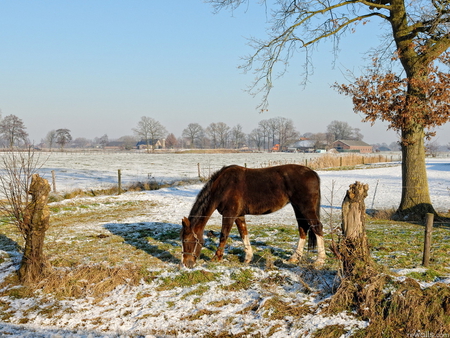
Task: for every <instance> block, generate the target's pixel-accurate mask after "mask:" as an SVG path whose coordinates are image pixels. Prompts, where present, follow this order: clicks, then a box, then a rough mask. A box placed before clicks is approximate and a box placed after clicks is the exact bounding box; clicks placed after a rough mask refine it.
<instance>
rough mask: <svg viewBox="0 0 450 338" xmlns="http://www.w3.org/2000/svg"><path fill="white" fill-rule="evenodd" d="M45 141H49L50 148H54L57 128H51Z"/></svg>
mask: <svg viewBox="0 0 450 338" xmlns="http://www.w3.org/2000/svg"><path fill="white" fill-rule="evenodd" d="M45 142H46V143H47V145H48V147H49V149H52V148H53V145H54V144H55V143H56V130H54V129H53V130H50V131H49V132H48V133H47V136H46V137H45Z"/></svg>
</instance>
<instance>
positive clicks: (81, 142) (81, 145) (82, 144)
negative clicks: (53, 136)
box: [73, 137, 91, 148]
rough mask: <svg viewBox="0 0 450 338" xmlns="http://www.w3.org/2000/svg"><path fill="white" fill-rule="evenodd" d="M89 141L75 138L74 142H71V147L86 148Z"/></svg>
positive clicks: (83, 138)
mask: <svg viewBox="0 0 450 338" xmlns="http://www.w3.org/2000/svg"><path fill="white" fill-rule="evenodd" d="M89 143H91V141H89V140H88V139H87V138H85V137H77V138H76V139H75V140H73V146H74V147H75V148H86V147H87V146H88V145H89Z"/></svg>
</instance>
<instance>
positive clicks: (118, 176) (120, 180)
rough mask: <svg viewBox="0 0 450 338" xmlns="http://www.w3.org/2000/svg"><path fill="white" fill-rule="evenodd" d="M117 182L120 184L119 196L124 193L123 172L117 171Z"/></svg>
mask: <svg viewBox="0 0 450 338" xmlns="http://www.w3.org/2000/svg"><path fill="white" fill-rule="evenodd" d="M117 182H118V193H117V194H118V195H120V194H121V193H122V170H121V169H118V170H117Z"/></svg>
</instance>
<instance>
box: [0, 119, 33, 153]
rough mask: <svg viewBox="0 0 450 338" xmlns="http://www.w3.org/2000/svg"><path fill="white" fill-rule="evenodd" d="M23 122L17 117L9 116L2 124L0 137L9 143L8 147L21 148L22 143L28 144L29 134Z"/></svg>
mask: <svg viewBox="0 0 450 338" xmlns="http://www.w3.org/2000/svg"><path fill="white" fill-rule="evenodd" d="M26 129H27V128H26V127H25V125H24V124H23V121H22V120H21V119H20V118H18V117H17V116H16V115H8V116H5V118H4V119H3V120H2V121H1V122H0V135H2V136H3V138H4V139H5V140H6V142H7V143H8V147H9V148H10V149H12V148H13V147H14V146H15V145H17V146H19V145H20V142H22V143H26V140H27V137H28V133H27V132H26Z"/></svg>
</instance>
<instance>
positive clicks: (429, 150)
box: [425, 141, 440, 157]
mask: <svg viewBox="0 0 450 338" xmlns="http://www.w3.org/2000/svg"><path fill="white" fill-rule="evenodd" d="M439 147H440V145H439V143H438V142H437V141H433V142H428V143H427V144H425V151H426V154H427V155H428V156H431V157H436V156H437V153H438V151H439Z"/></svg>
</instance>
